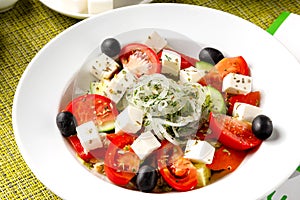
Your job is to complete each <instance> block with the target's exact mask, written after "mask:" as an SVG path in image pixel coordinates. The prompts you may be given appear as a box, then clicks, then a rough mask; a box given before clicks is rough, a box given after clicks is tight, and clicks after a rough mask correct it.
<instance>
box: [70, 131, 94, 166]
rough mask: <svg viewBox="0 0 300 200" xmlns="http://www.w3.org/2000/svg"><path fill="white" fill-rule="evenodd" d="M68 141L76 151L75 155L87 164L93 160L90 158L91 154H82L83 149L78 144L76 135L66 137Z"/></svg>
mask: <svg viewBox="0 0 300 200" xmlns="http://www.w3.org/2000/svg"><path fill="white" fill-rule="evenodd" d="M68 140H69V141H70V143H71V145H72V146H73V148H74V150H75V151H76V153H77V155H78V156H79V157H80V158H81V159H82V160H84V161H86V162H88V161H90V160H91V159H92V158H94V157H93V156H92V154H90V153H85V152H84V148H83V146H82V145H81V143H80V140H79V138H78V137H77V135H72V136H70V137H68Z"/></svg>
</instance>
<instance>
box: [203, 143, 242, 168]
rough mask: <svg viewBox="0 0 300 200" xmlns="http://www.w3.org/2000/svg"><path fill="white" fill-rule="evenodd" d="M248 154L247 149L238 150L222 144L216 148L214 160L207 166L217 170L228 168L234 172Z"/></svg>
mask: <svg viewBox="0 0 300 200" xmlns="http://www.w3.org/2000/svg"><path fill="white" fill-rule="evenodd" d="M246 155H247V152H246V151H237V150H234V149H231V148H228V147H225V146H221V147H220V148H219V149H217V150H216V152H215V154H214V158H213V162H212V163H211V164H207V165H206V166H207V167H208V168H210V169H211V170H215V171H220V170H228V171H229V172H233V171H234V170H235V169H236V168H237V167H238V166H239V165H240V164H241V162H242V161H243V160H244V158H245V157H246Z"/></svg>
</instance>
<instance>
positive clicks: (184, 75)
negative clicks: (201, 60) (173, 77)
mask: <svg viewBox="0 0 300 200" xmlns="http://www.w3.org/2000/svg"><path fill="white" fill-rule="evenodd" d="M204 75H205V72H204V71H202V70H199V69H197V68H195V67H193V66H191V67H189V68H186V69H182V70H180V73H179V79H180V81H181V82H182V83H187V82H192V83H197V82H198V81H199V80H200V79H201V78H202V77H203V76H204Z"/></svg>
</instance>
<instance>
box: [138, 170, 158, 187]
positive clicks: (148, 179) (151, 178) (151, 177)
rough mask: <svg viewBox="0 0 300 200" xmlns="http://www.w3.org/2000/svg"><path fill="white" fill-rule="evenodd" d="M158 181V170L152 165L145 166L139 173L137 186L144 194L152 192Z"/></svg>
mask: <svg viewBox="0 0 300 200" xmlns="http://www.w3.org/2000/svg"><path fill="white" fill-rule="evenodd" d="M157 180H158V173H157V171H156V169H155V168H154V167H152V166H150V165H143V166H142V167H140V169H139V171H138V174H137V177H136V185H137V188H138V190H140V191H142V192H151V191H152V190H153V189H154V188H155V186H156V184H157Z"/></svg>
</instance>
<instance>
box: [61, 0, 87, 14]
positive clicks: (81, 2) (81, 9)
mask: <svg viewBox="0 0 300 200" xmlns="http://www.w3.org/2000/svg"><path fill="white" fill-rule="evenodd" d="M59 2H60V3H61V7H62V8H63V10H67V11H70V12H75V13H87V10H88V8H87V0H62V1H59Z"/></svg>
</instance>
